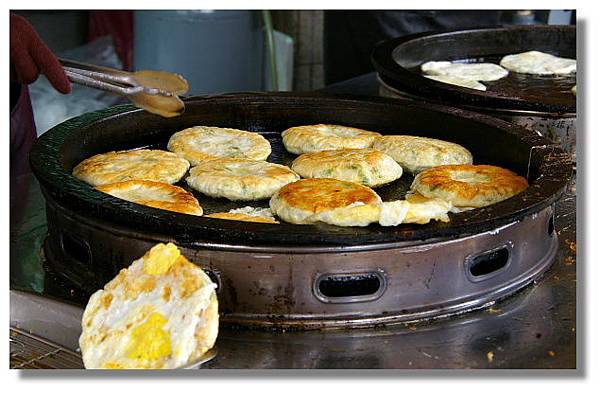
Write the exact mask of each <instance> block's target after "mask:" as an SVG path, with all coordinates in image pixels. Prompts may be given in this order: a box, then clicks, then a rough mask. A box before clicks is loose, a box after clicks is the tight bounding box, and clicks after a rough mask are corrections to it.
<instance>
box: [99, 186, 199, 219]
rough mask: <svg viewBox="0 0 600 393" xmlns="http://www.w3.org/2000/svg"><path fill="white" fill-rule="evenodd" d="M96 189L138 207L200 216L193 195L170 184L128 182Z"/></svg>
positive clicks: (197, 204)
mask: <svg viewBox="0 0 600 393" xmlns="http://www.w3.org/2000/svg"><path fill="white" fill-rule="evenodd" d="M96 189H97V190H98V191H102V192H105V193H107V194H110V195H112V196H114V197H117V198H121V199H124V200H126V201H129V202H134V203H139V204H140V205H145V206H150V207H155V208H157V209H163V210H170V211H174V212H178V213H185V214H193V215H196V216H201V215H202V207H200V204H199V203H198V200H197V199H196V198H195V197H194V195H192V194H191V193H189V192H187V191H186V190H184V189H183V188H181V187H177V186H174V185H171V184H166V183H159V182H154V181H149V180H128V181H124V182H119V183H112V184H105V185H102V186H98V187H96Z"/></svg>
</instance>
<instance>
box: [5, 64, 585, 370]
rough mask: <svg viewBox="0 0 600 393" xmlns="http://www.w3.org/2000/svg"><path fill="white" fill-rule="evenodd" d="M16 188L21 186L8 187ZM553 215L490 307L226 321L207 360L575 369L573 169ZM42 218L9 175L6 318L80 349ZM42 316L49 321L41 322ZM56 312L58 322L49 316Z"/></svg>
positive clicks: (350, 86) (348, 85)
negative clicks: (46, 253)
mask: <svg viewBox="0 0 600 393" xmlns="http://www.w3.org/2000/svg"><path fill="white" fill-rule="evenodd" d="M374 83H375V84H376V83H377V81H376V78H375V76H374V74H368V75H365V76H363V77H359V78H356V79H354V80H350V81H347V82H342V83H338V84H336V85H332V86H331V87H329V88H327V89H324V90H323V91H326V92H330V93H337V92H339V93H349V92H351V93H353V94H365V95H374V94H377V91H378V88H377V87H376V86H374V85H373V84H374ZM16 190H20V192H19V194H17V193H16V192H13V191H16ZM555 215H556V217H555V228H556V230H557V233H558V236H559V251H558V255H557V258H556V260H555V262H554V263H553V265H552V267H551V268H550V269H549V270H548V271H547V272H546V273H545V274H544V275H543V276H542V278H541V279H539V280H538V281H537V282H535V283H533V284H531V285H529V286H527V287H526V288H524V289H523V290H521V291H519V292H518V293H516V294H514V295H512V296H510V297H508V298H506V299H503V300H501V301H499V302H497V303H495V304H493V305H491V306H490V307H488V308H486V309H482V310H477V311H471V312H468V313H465V314H462V315H458V316H453V317H447V318H441V319H437V320H433V321H424V322H419V323H411V324H398V325H394V326H385V327H377V328H369V329H350V330H334V331H308V332H285V331H265V330H244V329H228V328H222V329H221V330H220V332H219V337H218V340H217V344H216V346H217V350H218V354H217V356H216V358H215V359H213V360H212V361H210V362H208V363H207V364H205V365H203V367H204V368H211V369H247V368H253V369H278V368H279V369H281V368H286V369H295V368H352V369H389V368H394V369H398V368H401V369H481V368H483V369H486V368H503V369H511V368H512V369H517V368H518V369H575V368H576V367H577V359H581V358H582V353H577V329H576V310H577V279H576V271H577V264H576V176H574V177H573V180H572V183H571V185H570V186H569V188H568V191H567V192H566V193H565V194H564V195H563V196H562V197H561V199H560V200H559V201H558V202H557V204H556V211H555ZM45 220H46V217H45V207H44V200H43V197H42V195H41V191H40V189H39V185H38V184H37V181H36V180H35V178H34V177H33V176H32V175H27V176H22V177H20V178H17V179H12V181H11V239H10V242H11V243H10V246H11V247H10V283H11V289H13V290H19V291H25V292H27V293H31V294H35V295H36V296H32V297H31V299H28V298H27V296H25V297H23V296H21V295H19V296H18V299H19V301H18V302H15V303H13V302H12V295H11V323H12V322H13V321H18V324H19V325H20V326H19V327H20V328H21V329H24V330H28V331H29V333H34V334H35V333H37V334H39V335H40V336H42V337H45V338H47V339H49V340H51V341H52V340H54V341H55V342H56V341H62V342H59V344H61V345H62V346H64V347H65V348H67V349H76V345H77V344H76V343H77V338H78V337H77V336H78V333H79V332H80V327H79V326H78V321H79V318H80V315H81V312H82V308H81V303H82V301H83V300H82V298H81V296H80V295H79V294H78V293H77V291H76V290H75V289H73V288H69V287H68V285H66V284H65V283H64V282H63V281H62V280H61V279H60V278H59V277H57V276H56V275H55V274H53V272H52V271H50V270H48V269H47V268H45V267H44V264H43V255H42V253H41V251H40V250H41V245H42V242H43V239H44V237H45V234H46V221H45ZM51 299H58V302H56V301H55V300H51ZM40 302H41V303H40ZM44 302H45V303H44ZM40 304H42V306H40ZM34 313H37V314H40V313H41V314H45V315H44V316H42V317H40V315H33V314H34ZM13 317H14V318H13ZM44 317H46V319H44ZM59 319H60V322H59ZM40 320H45V321H46V322H45V324H44V325H43V326H42V325H40V322H39V321H40ZM48 321H49V322H48ZM53 321H56V327H53V326H48V324H50V325H52V324H53V323H54V322H53ZM36 329H37V330H39V331H36ZM53 332H54V333H53ZM57 332H59V333H60V334H58V333H57ZM53 334H54V335H56V337H52V335H53ZM49 336H50V337H49ZM572 372H574V371H572Z"/></svg>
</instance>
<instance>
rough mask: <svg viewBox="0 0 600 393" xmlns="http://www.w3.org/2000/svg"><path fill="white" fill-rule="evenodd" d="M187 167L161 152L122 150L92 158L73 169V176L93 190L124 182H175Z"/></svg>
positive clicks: (175, 158) (166, 152)
mask: <svg viewBox="0 0 600 393" xmlns="http://www.w3.org/2000/svg"><path fill="white" fill-rule="evenodd" d="M189 167H190V163H189V162H187V160H185V159H184V158H181V157H179V156H178V155H177V154H174V153H171V152H168V151H163V150H148V149H140V150H123V151H111V152H108V153H102V154H96V155H95V156H93V157H90V158H87V159H85V160H83V161H82V162H80V163H79V164H78V165H77V166H76V167H75V168H73V176H75V177H76V178H78V179H80V180H83V181H85V182H86V183H89V184H91V185H93V186H99V185H102V184H110V183H118V182H121V181H126V180H150V181H158V182H161V183H169V184H173V183H176V182H178V181H179V180H180V179H181V178H182V177H183V175H185V173H186V172H187V170H188V169H189Z"/></svg>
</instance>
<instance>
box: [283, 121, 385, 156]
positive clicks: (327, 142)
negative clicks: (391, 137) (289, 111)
mask: <svg viewBox="0 0 600 393" xmlns="http://www.w3.org/2000/svg"><path fill="white" fill-rule="evenodd" d="M281 136H282V138H283V144H284V146H285V148H286V149H287V151H289V152H290V153H294V154H303V153H314V152H318V151H325V150H339V149H364V148H367V147H371V145H372V144H373V141H374V140H375V137H378V136H381V134H379V133H377V132H372V131H366V130H362V129H360V128H354V127H346V126H340V125H334V124H314V125H307V126H297V127H292V128H288V129H287V130H285V131H283V132H282V133H281Z"/></svg>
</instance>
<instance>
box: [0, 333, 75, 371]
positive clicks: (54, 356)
mask: <svg viewBox="0 0 600 393" xmlns="http://www.w3.org/2000/svg"><path fill="white" fill-rule="evenodd" d="M10 368H12V369H81V368H84V367H83V362H82V360H81V356H80V355H79V354H78V353H76V352H74V351H71V350H69V349H66V348H63V347H61V346H59V345H57V344H54V343H52V342H50V341H48V340H45V339H43V338H41V337H38V336H36V335H33V334H31V333H27V332H25V331H22V330H20V329H18V328H14V327H11V328H10Z"/></svg>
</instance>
